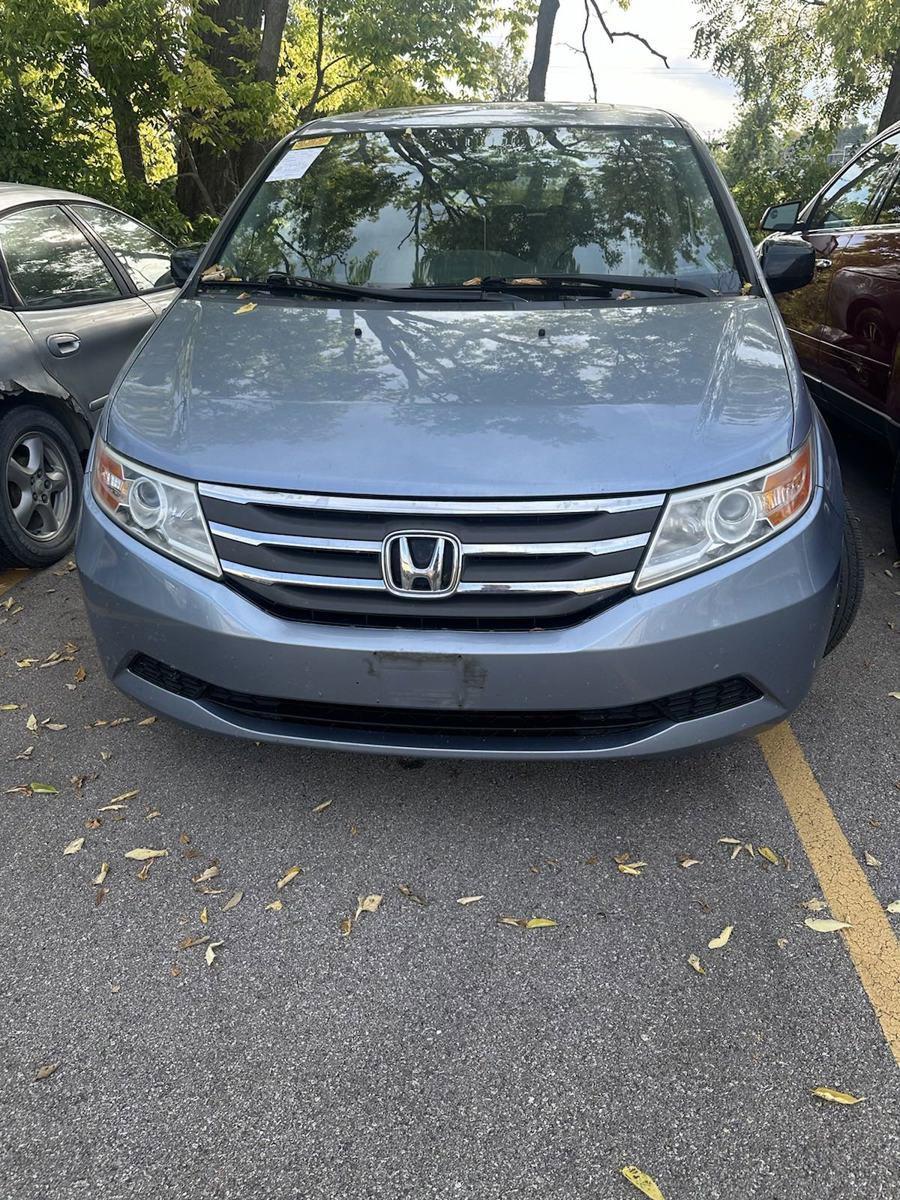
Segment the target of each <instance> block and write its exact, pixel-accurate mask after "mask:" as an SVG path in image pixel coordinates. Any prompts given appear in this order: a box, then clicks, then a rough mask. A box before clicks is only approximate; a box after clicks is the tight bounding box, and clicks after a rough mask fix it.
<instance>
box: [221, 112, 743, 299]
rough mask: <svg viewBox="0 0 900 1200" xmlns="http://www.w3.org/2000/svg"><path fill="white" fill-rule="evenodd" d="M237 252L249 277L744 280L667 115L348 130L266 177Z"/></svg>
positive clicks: (233, 256) (233, 255) (689, 151)
mask: <svg viewBox="0 0 900 1200" xmlns="http://www.w3.org/2000/svg"><path fill="white" fill-rule="evenodd" d="M227 261H228V262H229V265H231V266H233V267H235V268H236V269H237V270H238V271H239V273H240V274H241V275H242V277H249V276H255V277H262V276H265V274H266V273H267V272H269V271H273V270H280V271H286V272H288V273H292V274H301V275H313V276H316V277H319V278H339V279H340V278H343V279H347V280H349V281H351V282H364V281H366V280H369V279H370V278H371V279H372V280H373V281H377V282H380V283H395V284H417V285H424V284H440V283H447V284H450V283H461V282H463V281H464V280H466V279H467V278H471V277H474V276H480V275H487V274H504V275H509V274H513V275H514V274H517V273H518V274H525V273H532V274H534V273H540V272H544V273H549V272H551V271H553V272H578V271H579V270H584V271H586V272H600V273H604V272H617V271H618V272H619V273H625V274H635V275H638V274H663V275H672V274H677V273H679V272H681V271H685V270H687V271H693V272H698V271H699V272H705V273H707V274H709V275H711V276H713V286H715V285H716V283H717V282H718V278H719V276H720V275H721V276H722V279H723V286H725V287H728V286H732V287H733V286H734V278H731V279H730V280H729V279H728V277H730V276H732V275H733V260H732V255H731V250H730V247H729V244H728V240H727V237H726V235H725V232H724V229H723V228H722V224H721V220H720V218H719V215H718V212H717V211H716V207H715V204H714V202H713V199H712V197H711V195H710V192H709V188H708V186H707V184H706V181H705V179H704V177H703V175H702V173H701V170H700V167H699V164H698V162H697V159H696V156H695V153H694V150H693V148H692V146H691V145H690V143H689V142H688V141H687V139H686V137H685V136H684V135H683V134H682V133H681V132H680V131H676V130H668V129H659V128H631V127H629V128H625V129H614V128H603V127H587V128H578V129H546V130H545V129H537V128H528V127H524V126H519V127H512V128H507V129H494V128H480V127H463V128H446V129H445V128H440V127H437V128H432V129H417V128H412V129H405V130H400V129H398V130H388V131H385V132H378V131H375V132H367V133H359V134H353V135H340V136H337V137H335V138H334V139H333V140H332V142H331V143H330V144H329V145H328V146H327V147H326V148H325V149H324V151H323V152H322V154H321V155H320V156H319V158H318V159H317V160H316V161H315V162H314V163H313V165H312V167H311V168H310V170H309V172H308V174H307V175H306V176H305V177H304V179H303V180H302V181H298V180H288V181H279V182H274V183H268V184H265V185H263V187H262V189H261V191H260V193H259V196H258V197H257V200H256V201H255V202H254V204H253V205H252V206H251V208H250V210H249V211H248V213H247V215H246V217H245V218H244V220H243V222H242V223H241V226H240V227H239V230H238V233H237V234H236V236H235V238H234V240H233V242H232V245H231V247H230V249H229V251H228V252H227ZM726 280H728V281H727V282H726Z"/></svg>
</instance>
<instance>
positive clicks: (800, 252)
mask: <svg viewBox="0 0 900 1200" xmlns="http://www.w3.org/2000/svg"><path fill="white" fill-rule="evenodd" d="M759 258H760V265H761V266H762V270H763V275H765V277H766V283H768V285H769V290H770V291H771V292H773V293H778V292H793V291H795V290H796V289H797V288H802V287H806V285H807V284H808V283H810V282H812V278H813V276H814V275H815V273H816V252H815V250H813V248H812V246H811V245H810V244H809V242H806V241H804V240H803V238H800V237H780V238H769V239H768V241H765V242H763V244H762V246H761V247H760V254H759Z"/></svg>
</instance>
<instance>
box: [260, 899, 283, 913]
mask: <svg viewBox="0 0 900 1200" xmlns="http://www.w3.org/2000/svg"><path fill="white" fill-rule="evenodd" d="M265 907H266V909H267V910H268V911H269V912H281V910H282V909H283V908H284V904H283V903H282V902H281V901H280V900H273V901H272V902H271V903H270V904H267V905H266V906H265Z"/></svg>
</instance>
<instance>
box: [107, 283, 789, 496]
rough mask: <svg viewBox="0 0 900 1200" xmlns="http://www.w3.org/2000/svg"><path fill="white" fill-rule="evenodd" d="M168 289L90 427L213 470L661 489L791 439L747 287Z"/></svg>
mask: <svg viewBox="0 0 900 1200" xmlns="http://www.w3.org/2000/svg"><path fill="white" fill-rule="evenodd" d="M248 308H250V306H247V305H242V304H241V302H239V301H236V300H234V299H233V298H231V297H227V296H222V295H206V296H203V297H200V298H194V299H183V300H177V301H176V302H175V303H174V304H173V305H172V307H171V308H170V310H169V311H168V313H167V314H166V316H165V318H164V319H163V320H162V322H161V323H160V324H159V325H158V326H157V328H156V330H155V331H154V332H153V333H152V335H151V336H150V338H149V339H148V341H147V342H146V343H145V344H144V346H143V348H142V349H141V351H140V352H139V353H138V355H137V357H136V358H135V359H134V361H133V362H132V364H131V367H130V369H129V370H128V371H127V372H126V374H125V376H124V377H123V379H122V380H121V382H120V385H119V387H118V390H117V392H116V396H115V400H114V402H113V403H112V404H111V405H110V406H109V409H108V415H107V428H106V434H105V436H106V437H107V439H108V440H109V442H110V444H111V445H112V446H113V447H114V448H116V449H117V450H119V451H121V453H123V454H125V455H126V456H128V457H131V458H133V459H136V460H137V461H138V462H144V463H147V464H148V465H152V466H156V467H159V468H160V469H162V470H166V471H170V472H171V473H173V474H176V475H181V476H185V477H187V478H191V479H198V480H206V481H208V482H214V483H233V484H248V485H251V486H256V487H267V488H277V489H286V490H295V491H301V490H302V491H309V492H333V493H347V494H354V493H355V494H359V495H374V496H379V495H380V496H391V495H398V496H426V497H440V496H449V497H464V496H469V497H491V496H508V497H525V496H577V495H603V494H607V495H609V494H616V493H627V492H642V491H663V490H668V489H671V488H676V487H685V486H690V485H692V484H696V483H701V482H705V481H707V480H710V479H717V478H721V477H723V476H726V475H732V474H738V473H740V472H743V471H749V470H753V469H755V468H756V467H759V466H762V465H764V464H767V463H770V462H773V461H775V460H776V459H778V458H781V457H782V456H784V455H785V454H787V453H788V452H789V450H790V448H791V436H792V429H793V421H794V412H793V403H792V395H791V387H790V380H789V376H788V371H787V368H786V365H785V360H784V356H783V354H782V350H781V344H780V341H779V337H778V333H777V330H776V328H775V324H774V320H773V317H772V313H771V311H770V309H769V307H768V305H767V303H766V301H765V300H763V299H759V298H756V297H752V296H746V297H734V298H732V299H722V300H712V301H697V302H693V301H687V302H683V303H682V302H676V303H659V304H646V305H631V304H624V305H622V306H621V307H618V308H616V307H611V306H609V305H589V304H583V305H579V306H570V307H567V308H564V307H562V306H541V307H528V308H524V309H523V308H520V309H519V310H517V311H513V310H510V309H508V308H505V307H499V306H498V307H497V308H491V307H490V306H488V307H481V306H478V307H472V308H469V307H466V306H463V305H460V306H458V307H454V308H443V307H441V308H437V307H434V308H432V307H427V306H424V305H423V306H420V307H418V308H415V309H399V308H393V307H388V306H387V305H385V306H384V307H383V308H382V307H379V306H377V305H373V304H367V305H361V306H360V307H358V308H355V309H354V308H353V307H351V306H349V305H345V306H335V305H324V304H320V303H318V302H307V301H304V300H297V301H294V300H289V301H286V302H281V301H277V300H272V299H269V298H265V297H261V298H260V299H259V301H258V303H257V304H256V306H255V307H253V308H250V311H246V310H247V309H248Z"/></svg>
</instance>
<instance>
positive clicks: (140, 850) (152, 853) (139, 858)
mask: <svg viewBox="0 0 900 1200" xmlns="http://www.w3.org/2000/svg"><path fill="white" fill-rule="evenodd" d="M168 853H169V852H168V850H150V849H148V848H147V847H146V846H138V847H137V848H136V849H135V850H126V851H125V857H126V858H133V859H134V860H135V861H136V862H146V861H147V859H149V858H165V857H166V856H167V855H168Z"/></svg>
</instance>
